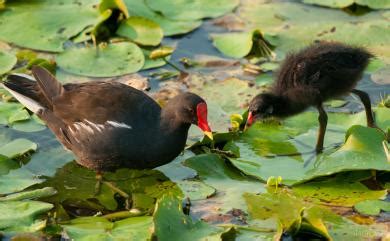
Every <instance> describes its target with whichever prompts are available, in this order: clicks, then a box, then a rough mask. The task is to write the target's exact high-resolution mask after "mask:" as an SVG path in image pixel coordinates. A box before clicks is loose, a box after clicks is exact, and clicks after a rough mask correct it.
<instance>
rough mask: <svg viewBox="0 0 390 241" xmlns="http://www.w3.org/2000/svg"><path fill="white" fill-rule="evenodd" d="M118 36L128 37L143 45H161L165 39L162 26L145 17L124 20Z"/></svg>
mask: <svg viewBox="0 0 390 241" xmlns="http://www.w3.org/2000/svg"><path fill="white" fill-rule="evenodd" d="M116 34H118V35H120V36H123V37H127V38H129V39H131V40H133V41H134V42H136V43H138V44H141V45H151V46H156V45H159V44H160V42H161V40H162V38H163V30H162V29H161V28H160V25H158V24H157V23H155V22H154V21H152V20H149V19H147V18H144V17H138V16H134V17H133V16H132V17H130V18H127V19H126V20H124V21H123V22H122V23H121V24H120V25H119V28H118V30H117V32H116Z"/></svg>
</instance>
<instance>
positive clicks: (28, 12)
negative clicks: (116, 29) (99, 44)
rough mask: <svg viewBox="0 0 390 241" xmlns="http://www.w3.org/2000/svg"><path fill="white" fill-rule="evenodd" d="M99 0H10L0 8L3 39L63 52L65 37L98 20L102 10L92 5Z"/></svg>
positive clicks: (0, 32) (0, 31)
mask: <svg viewBox="0 0 390 241" xmlns="http://www.w3.org/2000/svg"><path fill="white" fill-rule="evenodd" d="M98 2H99V1H96V0H87V1H83V3H82V4H78V2H74V1H71V0H64V1H50V0H44V1H38V0H34V1H27V2H26V1H11V2H9V3H7V5H6V8H5V10H3V11H1V12H0V19H1V21H0V39H1V40H3V41H6V42H10V43H13V44H16V45H19V46H22V47H26V48H32V49H37V50H43V51H51V52H61V51H63V44H64V43H65V41H67V40H68V39H69V38H71V37H72V36H75V35H77V34H78V33H79V32H81V31H82V30H83V29H84V28H85V27H87V26H90V25H92V26H93V25H95V24H96V23H97V22H98V18H99V12H98V11H97V10H96V9H95V8H94V7H93V5H95V4H97V3H98ZM53 19H55V21H53ZM27 20H28V21H27ZM15 26H18V27H17V31H15Z"/></svg>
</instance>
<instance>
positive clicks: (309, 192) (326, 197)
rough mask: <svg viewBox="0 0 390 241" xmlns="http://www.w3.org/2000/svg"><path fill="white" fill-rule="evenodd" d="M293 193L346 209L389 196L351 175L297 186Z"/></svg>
mask: <svg viewBox="0 0 390 241" xmlns="http://www.w3.org/2000/svg"><path fill="white" fill-rule="evenodd" d="M345 180H348V181H347V182H346V181H345ZM293 191H294V194H295V195H296V196H299V197H301V198H305V199H306V200H310V201H312V202H317V203H323V204H331V205H337V206H346V207H352V206H353V205H355V204H356V203H359V202H361V201H364V200H367V199H378V198H384V197H385V196H386V194H387V191H386V190H370V189H368V188H367V187H366V186H365V185H363V184H362V183H360V182H359V181H354V180H353V178H352V177H351V176H349V175H338V176H336V177H335V178H330V179H328V180H324V181H314V182H308V183H304V184H300V185H296V186H294V187H293Z"/></svg>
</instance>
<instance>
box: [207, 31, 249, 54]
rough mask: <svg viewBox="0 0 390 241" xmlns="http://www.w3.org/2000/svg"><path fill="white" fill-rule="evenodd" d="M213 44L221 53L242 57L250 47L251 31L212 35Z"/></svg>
mask: <svg viewBox="0 0 390 241" xmlns="http://www.w3.org/2000/svg"><path fill="white" fill-rule="evenodd" d="M212 38H213V44H214V46H215V47H216V48H217V49H218V50H219V51H221V52H222V53H223V54H225V55H226V56H229V57H233V58H242V57H244V56H246V55H248V54H249V52H250V51H251V49H252V45H253V41H252V32H243V33H228V34H219V35H214V36H213V37H212Z"/></svg>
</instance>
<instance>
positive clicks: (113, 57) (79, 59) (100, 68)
mask: <svg viewBox="0 0 390 241" xmlns="http://www.w3.org/2000/svg"><path fill="white" fill-rule="evenodd" d="M144 61H145V57H144V54H143V53H142V51H141V49H140V48H139V47H138V46H137V45H135V44H133V43H129V42H122V43H116V44H108V45H107V46H98V47H96V48H94V47H85V48H70V49H67V50H66V51H65V52H63V53H61V54H59V55H58V56H57V64H58V66H59V67H61V68H62V69H64V70H66V71H68V72H70V73H73V74H78V75H84V76H92V77H111V76H118V75H124V74H130V73H134V72H137V71H138V70H140V69H141V68H142V67H143V65H144Z"/></svg>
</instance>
